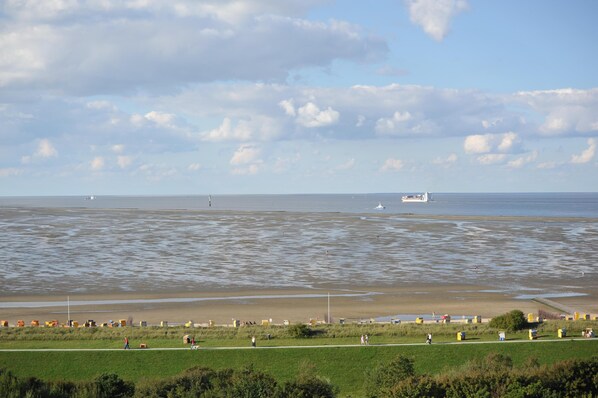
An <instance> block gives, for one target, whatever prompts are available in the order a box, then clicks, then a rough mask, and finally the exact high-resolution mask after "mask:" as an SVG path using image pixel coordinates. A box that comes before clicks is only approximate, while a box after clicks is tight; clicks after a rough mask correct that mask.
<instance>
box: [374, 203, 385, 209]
mask: <svg viewBox="0 0 598 398" xmlns="http://www.w3.org/2000/svg"><path fill="white" fill-rule="evenodd" d="M375 209H376V210H384V209H386V206H384V205H382V202H378V206H376V207H375Z"/></svg>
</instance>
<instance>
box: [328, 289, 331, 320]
mask: <svg viewBox="0 0 598 398" xmlns="http://www.w3.org/2000/svg"><path fill="white" fill-rule="evenodd" d="M328 323H332V322H331V321H330V292H328Z"/></svg>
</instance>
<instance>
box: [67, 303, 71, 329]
mask: <svg viewBox="0 0 598 398" xmlns="http://www.w3.org/2000/svg"><path fill="white" fill-rule="evenodd" d="M66 313H67V315H66V316H67V319H66V323H67V325H69V327H71V297H70V296H66Z"/></svg>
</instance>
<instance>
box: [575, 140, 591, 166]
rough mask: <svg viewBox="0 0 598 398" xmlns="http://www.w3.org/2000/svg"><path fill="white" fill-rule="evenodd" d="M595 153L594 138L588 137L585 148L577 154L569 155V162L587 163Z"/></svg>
mask: <svg viewBox="0 0 598 398" xmlns="http://www.w3.org/2000/svg"><path fill="white" fill-rule="evenodd" d="M595 154H596V139H594V138H590V139H588V148H587V149H585V150H584V151H583V152H582V153H580V154H579V155H573V156H571V163H576V164H581V163H588V162H589V161H591V160H592V159H593V158H594V155H595Z"/></svg>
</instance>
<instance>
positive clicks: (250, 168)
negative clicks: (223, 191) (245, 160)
mask: <svg viewBox="0 0 598 398" xmlns="http://www.w3.org/2000/svg"><path fill="white" fill-rule="evenodd" d="M258 172H259V165H257V164H250V165H247V166H246V167H235V168H233V169H232V170H231V174H233V175H254V174H257V173H258Z"/></svg>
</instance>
